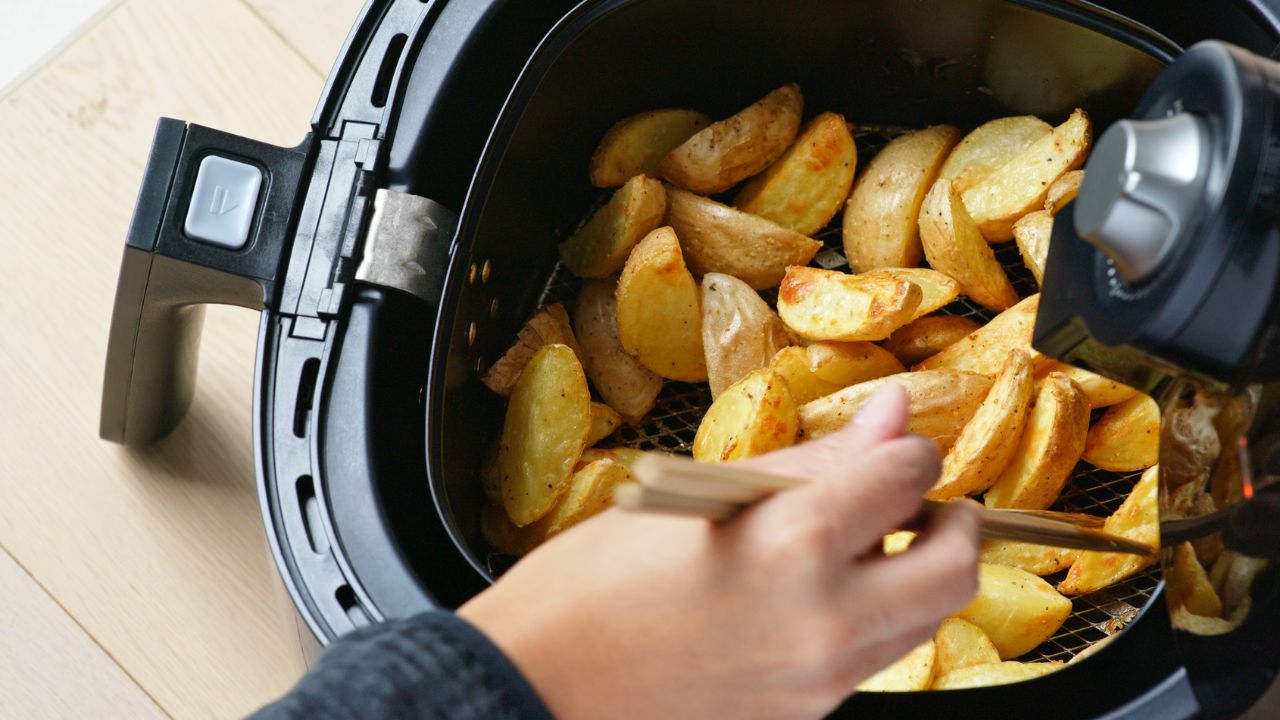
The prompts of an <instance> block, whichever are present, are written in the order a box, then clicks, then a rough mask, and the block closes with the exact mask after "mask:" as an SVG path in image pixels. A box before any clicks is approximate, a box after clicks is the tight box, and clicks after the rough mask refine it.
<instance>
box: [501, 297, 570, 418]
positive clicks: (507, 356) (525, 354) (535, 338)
mask: <svg viewBox="0 0 1280 720" xmlns="http://www.w3.org/2000/svg"><path fill="white" fill-rule="evenodd" d="M553 343H559V344H561V345H568V346H569V347H570V348H571V349H572V350H573V352H574V354H575V355H577V356H578V357H579V359H581V358H582V357H583V355H582V350H581V349H580V348H579V347H578V341H577V339H576V338H575V337H574V335H573V330H572V329H570V327H569V314H568V313H566V312H565V311H564V307H563V306H562V305H560V303H554V304H551V305H547V306H546V307H544V308H540V309H539V310H538V311H537V312H535V313H534V314H533V316H532V317H530V318H529V320H528V321H527V322H525V324H524V327H522V328H520V332H519V334H517V335H516V341H515V344H513V345H512V346H511V347H509V348H507V351H506V352H505V353H503V354H502V357H500V358H498V360H497V362H495V363H494V364H493V365H491V366H489V370H488V371H487V372H486V373H485V374H484V377H483V378H481V380H480V381H481V382H483V383H484V384H485V385H486V386H488V388H489V389H490V390H492V391H494V392H496V393H498V394H499V395H501V396H503V397H506V396H508V395H510V394H511V389H512V388H513V387H515V385H516V380H518V379H519V378H520V371H522V370H524V366H525V364H526V363H528V362H529V358H531V357H533V354H534V353H536V352H538V350H540V349H541V348H543V347H545V346H547V345H551V344H553Z"/></svg>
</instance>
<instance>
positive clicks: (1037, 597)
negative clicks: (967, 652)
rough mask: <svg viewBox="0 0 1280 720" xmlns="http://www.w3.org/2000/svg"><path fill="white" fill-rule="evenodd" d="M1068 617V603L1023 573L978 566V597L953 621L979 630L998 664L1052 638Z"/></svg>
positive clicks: (1001, 567) (1008, 569) (1040, 582)
mask: <svg viewBox="0 0 1280 720" xmlns="http://www.w3.org/2000/svg"><path fill="white" fill-rule="evenodd" d="M1070 614H1071V601H1070V600H1068V599H1067V598H1065V597H1063V596H1062V595H1060V594H1059V593H1058V591H1057V590H1054V589H1053V586H1052V585H1050V584H1049V583H1047V582H1045V581H1044V580H1041V579H1040V578H1038V577H1036V576H1035V575H1032V574H1031V573H1029V572H1026V571H1025V570H1019V569H1017V568H1012V567H1008V566H1006V565H988V564H986V563H979V564H978V594H977V595H975V596H974V598H973V599H972V600H970V601H969V604H968V605H966V606H964V608H962V609H961V610H960V612H958V613H956V617H958V618H961V619H964V620H968V621H969V622H971V623H973V624H974V625H977V626H978V627H980V628H982V630H983V632H985V633H986V634H987V637H989V638H991V643H992V644H993V645H995V646H996V650H997V651H999V653H1000V658H1001V659H1002V660H1008V659H1009V658H1015V657H1018V656H1019V655H1022V654H1024V653H1027V652H1030V651H1031V649H1032V648H1034V647H1035V646H1037V645H1039V644H1040V643H1042V642H1044V641H1045V640H1048V639H1049V638H1051V637H1053V634H1054V633H1055V632H1057V631H1058V628H1059V627H1061V626H1062V623H1063V621H1065V620H1066V619H1067V616H1068V615H1070Z"/></svg>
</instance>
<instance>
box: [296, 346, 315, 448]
mask: <svg viewBox="0 0 1280 720" xmlns="http://www.w3.org/2000/svg"><path fill="white" fill-rule="evenodd" d="M319 374H320V358H308V359H307V361H306V362H305V363H303V364H302V377H301V378H299V380H298V399H297V401H296V402H295V404H294V408H293V434H294V435H295V436H297V437H300V438H304V437H306V436H307V426H308V425H309V424H311V403H312V402H313V401H314V398H315V394H316V377H317V376H318V375H319Z"/></svg>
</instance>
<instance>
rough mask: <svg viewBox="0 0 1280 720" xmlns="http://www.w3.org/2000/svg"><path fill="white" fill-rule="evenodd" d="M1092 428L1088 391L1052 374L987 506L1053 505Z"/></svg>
mask: <svg viewBox="0 0 1280 720" xmlns="http://www.w3.org/2000/svg"><path fill="white" fill-rule="evenodd" d="M1088 432H1089V403H1088V401H1087V400H1085V397H1084V393H1083V392H1081V391H1080V388H1079V387H1078V386H1077V385H1076V384H1075V382H1074V381H1073V380H1071V378H1068V377H1067V376H1066V375H1062V374H1060V373H1050V374H1049V377H1047V378H1045V381H1044V385H1043V386H1042V387H1041V388H1040V392H1038V393H1037V394H1036V404H1035V407H1034V408H1032V410H1031V414H1030V415H1029V416H1028V418H1027V424H1026V427H1025V428H1024V429H1023V431H1022V437H1021V438H1020V439H1019V441H1018V447H1017V449H1016V450H1015V451H1014V454H1013V458H1012V459H1010V460H1009V464H1008V465H1007V466H1006V467H1005V469H1004V472H1002V473H1000V477H999V478H998V479H997V480H996V481H995V484H993V485H992V486H991V489H990V490H988V491H987V494H986V495H984V496H983V501H984V502H985V503H986V504H987V507H991V508H1020V509H1026V510H1047V509H1048V508H1049V506H1050V505H1052V504H1053V503H1054V501H1055V500H1057V499H1058V494H1059V493H1061V492H1062V486H1063V485H1064V484H1066V482H1067V478H1069V477H1070V476H1071V471H1072V470H1074V469H1075V467H1076V463H1077V462H1078V461H1079V460H1080V452H1081V451H1082V450H1084V443H1085V436H1086V435H1087V434H1088Z"/></svg>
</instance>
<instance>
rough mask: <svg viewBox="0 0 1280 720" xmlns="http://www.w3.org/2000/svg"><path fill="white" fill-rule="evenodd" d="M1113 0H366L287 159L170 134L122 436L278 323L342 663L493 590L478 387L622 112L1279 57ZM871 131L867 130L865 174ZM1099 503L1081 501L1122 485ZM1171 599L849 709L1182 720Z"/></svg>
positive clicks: (951, 117)
mask: <svg viewBox="0 0 1280 720" xmlns="http://www.w3.org/2000/svg"><path fill="white" fill-rule="evenodd" d="M1105 4H1106V5H1107V6H1108V8H1109V9H1103V8H1101V7H1098V6H1097V5H1094V4H1091V3H1087V2H1081V1H1079V0H1060V1H1050V0H797V1H796V2H786V3H779V2H774V1H773V0H698V1H696V2H694V1H691V0H586V1H585V2H581V3H575V2H567V1H564V0H556V1H552V0H539V1H538V2H526V1H522V0H449V1H448V2H445V1H444V0H429V1H424V0H370V2H369V3H368V5H367V6H366V7H365V9H364V10H363V12H362V14H361V17H360V18H359V20H358V21H357V24H356V26H355V28H354V29H353V30H352V33H351V35H350V37H349V38H348V40H347V44H346V46H345V47H344V49H343V51H342V53H341V54H340V55H339V57H338V60H337V61H336V64H335V66H334V70H333V73H332V74H331V76H330V78H329V81H328V84H327V86H326V88H325V92H324V94H323V96H322V97H321V100H320V104H319V107H318V108H317V111H316V114H315V116H314V118H313V119H312V125H311V134H309V135H308V136H307V137H306V138H305V139H304V140H303V142H302V143H301V144H300V145H299V146H297V147H296V148H289V149H284V148H276V147H273V146H268V145H264V144H262V143H257V142H253V141H249V140H245V139H243V138H238V137H234V136H230V135H226V134H224V133H220V132H217V131H214V130H210V129H207V128H202V127H199V126H195V125H187V124H185V123H182V122H180V121H176V120H162V121H161V123H160V126H159V127H158V129H157V134H156V140H155V144H154V146H153V148H152V154H151V158H150V162H149V164H148V168H147V172H146V176H145V179H144V184H143V189H142V193H141V196H140V200H139V204H138V208H137V210H136V211H135V216H134V220H133V223H132V225H131V227H130V231H129V238H128V244H127V247H126V250H125V258H124V264H123V267H122V270H121V280H120V288H119V291H118V296H117V299H116V311H115V318H114V320H113V325H112V331H111V348H110V351H109V354H108V363H107V379H106V384H105V387H104V403H103V417H102V433H103V436H104V437H107V438H109V439H113V440H117V441H122V442H128V443H134V444H138V443H144V442H148V441H150V440H152V439H155V438H157V437H159V436H162V435H163V434H164V433H166V432H167V431H168V430H169V429H171V428H172V427H173V425H175V424H176V423H177V422H178V421H179V420H180V419H181V417H182V414H183V413H184V412H185V409H186V405H187V403H189V400H190V390H191V385H192V382H193V379H192V375H193V372H194V366H195V353H196V348H197V341H198V333H199V322H200V317H201V305H202V304H203V303H208V302H225V303H233V304H239V305H245V306H249V307H254V308H257V309H261V310H262V311H263V314H262V325H261V329H260V333H259V342H258V344H259V354H258V363H257V377H256V384H255V389H254V398H255V425H254V430H253V432H254V435H255V447H256V451H257V452H256V456H257V465H258V467H257V471H258V477H259V481H260V491H261V499H262V508H263V514H264V518H265V521H266V526H267V532H268V536H269V538H270V540H271V546H272V550H273V552H274V553H275V556H276V560H277V562H278V564H279V567H280V570H281V575H282V577H283V579H284V582H285V585H286V586H287V587H288V589H289V592H290V594H291V595H292V597H293V599H294V602H295V604H296V606H297V608H298V612H299V615H300V617H301V618H302V620H303V621H304V622H305V624H306V626H307V628H308V629H309V630H310V632H311V633H313V634H314V635H315V636H316V637H317V638H319V639H320V640H321V641H322V642H328V641H329V640H331V639H333V638H334V637H337V636H339V635H341V634H343V633H345V632H348V631H350V630H351V629H353V628H355V627H359V626H361V625H364V624H367V623H369V622H376V621H380V620H383V619H386V618H391V617H399V616H404V615H407V614H411V613H414V612H418V611H422V610H426V609H429V608H433V607H456V606H457V605H459V604H460V603H462V602H464V601H465V600H466V599H467V598H469V597H471V596H472V595H474V594H475V593H476V592H478V591H479V590H481V589H482V588H484V587H485V585H486V584H487V583H488V582H490V581H491V580H492V578H493V575H494V573H495V572H496V571H497V570H499V569H500V567H499V564H495V559H494V557H493V556H492V554H491V553H490V552H489V550H488V549H487V548H486V547H485V544H484V541H483V540H482V539H481V538H480V533H479V529H478V518H479V510H480V505H481V502H482V500H483V495H482V492H481V489H480V485H479V481H478V468H479V464H480V458H481V454H482V451H483V449H484V447H485V445H486V444H487V443H488V442H489V441H490V440H491V439H492V438H493V437H494V436H495V435H496V433H497V432H498V430H499V427H500V424H501V421H502V411H503V404H502V401H501V400H500V399H499V398H498V397H496V396H494V395H493V394H492V393H490V392H489V391H488V390H487V389H485V388H484V386H483V385H481V384H480V382H479V379H478V378H479V375H480V373H481V372H482V371H483V370H484V368H485V367H486V364H487V363H490V362H492V361H493V360H495V359H496V358H497V357H498V356H499V355H500V354H501V353H502V352H503V351H504V350H505V349H506V348H507V346H508V345H509V344H510V343H511V341H512V340H513V338H514V336H515V332H516V330H517V329H518V328H519V327H520V325H521V323H522V322H523V321H524V320H525V319H526V318H527V317H528V315H529V314H530V313H531V312H532V311H533V310H534V309H535V308H536V307H537V306H538V304H539V303H540V302H541V301H543V300H544V299H546V298H547V297H548V296H549V295H548V294H550V296H552V297H564V295H563V294H564V293H572V291H573V285H572V281H566V278H565V276H564V274H563V273H561V274H559V275H557V273H556V268H557V262H556V261H557V253H556V246H557V244H558V243H559V242H560V241H561V240H562V239H563V238H564V237H565V236H566V235H567V233H569V232H571V231H572V230H573V229H574V228H575V227H576V226H577V224H578V223H580V222H581V220H582V218H583V216H584V214H585V213H586V211H587V210H588V209H590V208H591V207H593V206H594V205H595V204H597V203H598V202H599V199H600V198H599V191H598V190H596V189H594V188H592V187H591V186H590V184H589V183H588V182H587V177H586V163H587V159H588V158H589V157H590V155H591V151H592V150H593V148H594V146H595V143H596V142H597V141H598V140H599V138H600V137H601V136H602V135H603V133H604V132H605V130H606V129H608V127H609V126H610V125H611V124H612V123H614V122H615V121H617V120H618V119H620V118H623V117H625V116H628V115H631V114H633V113H636V112H640V111H643V110H647V109H652V108H657V107H689V108H696V109H698V110H701V111H703V112H705V113H707V114H709V115H711V116H712V117H725V116H727V115H729V114H732V113H733V112H735V111H736V110H738V109H740V108H741V107H743V106H745V105H747V104H749V103H750V102H752V101H754V100H755V99H756V98H758V97H760V96H762V95H764V94H765V93H766V92H767V91H769V90H770V89H772V88H774V87H777V86H778V85H781V84H783V83H786V82H791V81H795V82H798V83H799V84H800V86H801V88H802V89H803V91H804V94H805V105H806V108H807V109H808V111H809V113H808V114H810V115H812V114H813V113H814V112H817V111H821V110H831V111H835V112H839V113H842V114H843V115H845V116H846V117H847V118H849V119H850V120H851V121H852V122H854V123H857V124H865V125H867V126H872V125H875V126H898V127H907V128H913V127H923V126H925V125H929V124H936V123H950V124H955V125H959V126H960V127H962V128H969V127H973V126H975V125H977V124H979V123H981V122H983V121H985V120H989V119H991V118H994V117H999V116H1003V115H1010V114H1023V113H1033V114H1037V115H1041V116H1043V117H1045V118H1047V119H1049V120H1058V119H1060V118H1062V117H1064V116H1065V115H1066V113H1067V112H1069V111H1070V110H1071V109H1072V108H1074V107H1076V106H1081V107H1084V108H1085V109H1086V110H1088V112H1089V113H1090V115H1091V117H1092V119H1093V122H1094V125H1095V128H1097V129H1098V130H1099V131H1100V130H1101V129H1103V128H1105V127H1106V126H1107V125H1108V124H1109V123H1111V122H1112V121H1114V120H1116V119H1119V118H1122V117H1124V116H1125V115H1126V114H1127V113H1129V112H1130V111H1131V110H1132V107H1133V105H1134V103H1135V102H1136V100H1137V99H1138V98H1139V97H1140V96H1141V94H1142V92H1143V90H1144V89H1145V88H1146V86H1147V85H1148V84H1149V83H1150V82H1151V81H1152V80H1153V79H1154V78H1155V76H1156V75H1157V74H1158V73H1159V72H1160V70H1161V68H1162V67H1163V66H1164V65H1165V64H1166V63H1168V62H1169V61H1170V60H1171V59H1172V58H1173V57H1175V56H1176V55H1177V54H1178V53H1179V52H1180V51H1181V47H1184V46H1186V45H1189V44H1191V43H1193V42H1195V41H1198V40H1201V39H1205V38H1211V37H1212V38H1221V39H1225V40H1228V41H1230V42H1233V43H1235V44H1238V45H1241V46H1243V47H1246V48H1248V49H1251V50H1253V51H1255V52H1259V53H1262V54H1267V53H1269V52H1270V51H1271V49H1272V48H1273V47H1274V46H1275V44H1276V42H1277V39H1278V38H1280V21H1278V20H1277V17H1276V15H1275V13H1274V11H1273V10H1271V9H1269V6H1268V4H1267V3H1265V2H1263V1H1262V0H1238V1H1237V2H1225V1H1223V2H1205V3H1199V4H1197V5H1195V6H1187V7H1182V4H1179V8H1178V9H1177V10H1176V11H1175V10H1171V9H1170V8H1169V4H1168V3H1165V2H1159V1H1155V0H1150V1H1144V0H1133V1H1129V2H1123V1H1116V2H1108V3H1105ZM267 71H269V70H267ZM882 142H883V134H878V133H873V132H864V133H862V134H861V135H860V137H859V155H860V158H859V160H860V164H861V165H863V166H865V162H866V159H867V158H868V157H869V156H870V154H871V153H872V152H874V150H875V149H877V147H878V144H879V143H882ZM211 155H212V156H218V157H221V158H225V159H228V160H232V161H234V162H236V163H240V164H241V165H242V166H247V167H248V168H250V169H251V170H249V171H248V172H249V174H250V175H252V169H256V170H257V172H258V173H259V175H260V177H261V180H262V181H261V183H260V186H259V188H258V190H257V195H256V197H244V198H240V199H241V200H243V201H245V202H247V203H249V204H250V206H251V207H252V212H251V213H250V224H249V230H248V232H247V238H246V239H245V242H244V244H243V246H241V247H231V248H227V247H221V246H217V245H211V244H208V243H206V242H201V241H200V240H197V239H195V238H194V237H192V236H191V235H190V232H189V228H190V224H189V223H188V222H187V221H188V220H189V218H190V216H191V213H193V212H196V211H194V210H192V209H191V207H192V205H193V202H194V203H195V204H196V205H197V209H199V208H200V207H203V206H204V205H208V203H207V202H204V200H205V197H204V196H203V195H201V193H202V192H204V190H202V189H201V188H202V187H205V185H200V186H198V185H197V179H198V178H199V176H200V174H201V172H202V171H201V167H202V164H203V162H204V160H205V158H206V157H208V156H211ZM206 184H207V183H206ZM219 190H220V191H223V192H226V191H225V189H223V188H219ZM222 197H224V196H219V198H222ZM193 198H194V199H193ZM232 205H234V203H227V202H226V201H225V200H222V199H218V200H216V201H215V204H214V208H215V209H218V210H225V209H228V208H230V207H231V206H232ZM200 211H201V212H203V211H204V210H200ZM835 244H836V245H838V242H837V243H835ZM1015 254H1016V253H1015ZM823 257H825V258H826V261H827V262H828V263H829V264H833V265H838V263H839V258H838V257H836V256H833V255H832V253H831V252H824V254H823V255H821V256H820V260H821V259H822V258H823ZM557 293H560V294H561V295H559V296H557ZM708 401H709V398H706V397H705V393H704V392H702V391H699V390H697V389H695V388H692V387H690V386H682V385H680V384H674V383H669V384H668V387H667V389H666V390H665V391H664V395H663V399H662V400H661V401H660V406H659V410H658V412H656V413H655V414H654V415H653V416H652V417H651V421H650V423H649V424H648V425H647V426H645V427H644V428H641V429H639V430H632V431H629V432H630V433H631V434H630V435H625V434H624V435H622V436H620V441H622V442H630V443H633V444H645V443H648V444H650V445H657V446H667V447H671V448H676V449H679V448H680V447H683V446H684V444H687V443H688V441H689V440H690V439H691V436H692V430H693V429H694V428H695V427H696V419H697V417H698V414H699V413H700V411H701V410H702V409H704V408H705V406H706V404H707V402H708ZM1091 482H1092V483H1093V484H1092V485H1090V486H1089V487H1087V488H1082V489H1081V490H1080V492H1078V493H1077V495H1078V497H1077V498H1076V502H1077V506H1079V507H1082V508H1083V509H1090V507H1089V505H1088V504H1089V503H1092V504H1093V506H1092V509H1094V510H1095V511H1102V510H1104V509H1110V508H1113V507H1114V504H1115V503H1118V501H1119V499H1120V498H1122V497H1123V493H1124V492H1125V491H1126V490H1127V484H1125V483H1126V480H1125V479H1124V478H1095V479H1094V480H1093V481H1091ZM1157 582H1158V578H1157V577H1156V576H1154V575H1151V576H1148V577H1146V578H1145V579H1144V578H1140V579H1139V581H1138V582H1137V583H1136V584H1132V585H1130V586H1128V587H1127V588H1126V589H1124V590H1123V591H1119V592H1118V593H1117V594H1116V595H1115V596H1113V597H1112V598H1111V599H1112V600H1114V601H1115V602H1116V603H1118V604H1117V605H1114V606H1109V605H1108V604H1107V602H1106V600H1105V599H1103V600H1097V599H1094V600H1079V601H1077V608H1076V610H1077V613H1076V618H1073V621H1076V624H1075V625H1071V624H1070V623H1069V627H1068V631H1067V635H1064V636H1062V637H1060V638H1057V641H1058V643H1059V645H1058V647H1059V649H1060V650H1061V654H1062V656H1063V657H1065V656H1067V655H1070V654H1073V653H1074V652H1076V651H1078V650H1079V649H1082V648H1083V647H1084V646H1085V645H1087V644H1089V643H1090V642H1092V641H1093V640H1096V639H1097V638H1098V637H1101V636H1102V635H1103V634H1105V633H1104V629H1102V628H1100V627H1099V626H1100V625H1102V624H1105V623H1107V622H1111V621H1115V622H1127V623H1128V628H1127V629H1126V630H1125V631H1124V632H1123V634H1121V635H1120V636H1119V637H1118V638H1116V640H1115V641H1114V642H1111V643H1110V644H1109V645H1108V646H1107V647H1105V648H1103V649H1101V650H1100V651H1099V652H1098V653H1096V654H1095V655H1094V656H1093V657H1091V658H1089V659H1088V660H1087V661H1084V662H1081V663H1078V664H1073V665H1072V666H1070V667H1068V668H1065V669H1063V670H1061V671H1059V672H1056V673H1054V674H1051V675H1049V676H1046V677H1043V678H1040V679H1037V680H1033V681H1030V682H1025V683H1020V684H1018V685H1014V686H1007V687H1001V688H992V689H980V690H966V691H952V692H947V693H922V694H914V695H898V694H887V695H880V696H876V695H859V696H856V697H855V698H854V699H852V700H851V701H850V702H849V703H848V704H847V705H846V707H845V708H843V709H842V711H841V713H842V714H843V713H845V712H847V713H848V716H849V717H855V716H862V717H872V716H874V717H899V718H901V717H970V716H979V714H980V713H981V714H985V715H988V716H996V717H999V716H1002V715H1005V714H1012V712H1013V711H1014V710H1015V709H1017V708H1024V709H1026V708H1034V709H1035V712H1036V714H1037V715H1038V716H1039V717H1041V718H1044V719H1045V720H1048V719H1049V718H1056V717H1093V716H1100V715H1104V714H1106V713H1108V712H1112V711H1119V710H1121V709H1122V708H1125V707H1126V705H1129V704H1130V703H1137V704H1136V705H1133V706H1132V707H1140V708H1144V709H1143V710H1140V711H1135V712H1140V713H1148V712H1152V708H1156V707H1161V706H1159V705H1153V704H1152V703H1169V705H1167V706H1164V707H1165V709H1166V710H1167V713H1166V712H1165V711H1163V710H1162V711H1161V712H1160V714H1159V715H1158V716H1161V717H1180V716H1185V715H1186V712H1187V708H1194V701H1193V700H1192V699H1191V696H1190V691H1189V689H1188V687H1187V684H1186V682H1185V679H1184V678H1183V676H1182V675H1181V674H1180V665H1179V662H1178V660H1177V659H1176V653H1175V650H1174V648H1173V645H1172V640H1171V638H1170V632H1169V624H1168V619H1167V616H1166V613H1165V608H1164V603H1163V602H1153V601H1152V600H1153V599H1155V598H1158V597H1159V594H1158V588H1157V586H1156V584H1157ZM1081 603H1087V604H1088V605H1087V606H1085V605H1081ZM1120 606H1125V607H1127V608H1128V609H1127V610H1124V609H1123V608H1121V607H1120ZM1117 608H1119V609H1117ZM1112 610H1116V612H1114V613H1113V612H1111V611H1112ZM1139 610H1140V612H1139ZM1089 612H1094V613H1095V614H1093V615H1090V614H1089ZM1119 614H1123V615H1124V617H1123V618H1121V619H1120V620H1115V618H1116V617H1118V616H1119ZM1135 615H1136V617H1135ZM1071 635H1073V636H1077V637H1076V639H1074V640H1073V639H1072V637H1069V636H1071ZM1053 652H1054V651H1053V650H1052V648H1050V649H1047V650H1045V651H1044V653H1043V654H1045V655H1046V656H1052V653H1053ZM1253 696H1256V691H1255V692H1254V693H1253ZM1251 699H1252V696H1251V697H1250V698H1246V700H1251ZM1124 712H1128V711H1124Z"/></svg>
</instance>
